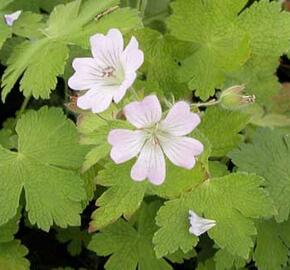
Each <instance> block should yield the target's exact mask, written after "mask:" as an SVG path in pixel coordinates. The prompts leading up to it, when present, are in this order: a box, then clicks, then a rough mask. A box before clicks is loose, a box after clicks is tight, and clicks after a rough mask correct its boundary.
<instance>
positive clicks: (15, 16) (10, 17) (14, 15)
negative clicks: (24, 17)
mask: <svg viewBox="0 0 290 270" xmlns="http://www.w3.org/2000/svg"><path fill="white" fill-rule="evenodd" d="M21 13H22V10H17V11H15V12H13V13H11V14H5V15H4V19H5V23H6V24H7V25H8V26H12V25H13V24H14V22H15V21H16V20H18V18H19V17H20V15H21Z"/></svg>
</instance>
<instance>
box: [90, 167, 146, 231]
mask: <svg viewBox="0 0 290 270" xmlns="http://www.w3.org/2000/svg"><path fill="white" fill-rule="evenodd" d="M131 166H132V162H127V163H125V164H124V165H115V164H113V163H108V164H107V165H106V167H105V170H103V171H101V172H100V173H99V176H98V184H100V185H103V186H107V187H109V188H108V190H107V191H105V192H104V193H103V194H102V196H101V197H100V198H98V200H97V202H96V205H97V206H98V207H99V208H98V209H97V210H96V211H94V213H93V214H92V219H93V220H92V221H91V223H90V228H91V230H98V229H101V228H103V227H105V226H107V225H108V224H110V223H113V222H114V221H115V220H117V219H118V218H119V217H121V216H122V215H124V216H126V217H130V216H131V215H132V214H134V212H135V211H136V210H137V209H138V208H139V207H140V205H141V203H142V201H143V198H144V195H145V191H146V189H147V183H146V182H141V183H138V182H135V181H133V180H132V179H131V178H130V168H131Z"/></svg>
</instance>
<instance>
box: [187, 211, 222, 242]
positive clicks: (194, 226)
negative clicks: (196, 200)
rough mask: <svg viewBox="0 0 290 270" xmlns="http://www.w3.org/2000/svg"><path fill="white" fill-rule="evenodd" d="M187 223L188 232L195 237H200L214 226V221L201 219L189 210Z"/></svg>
mask: <svg viewBox="0 0 290 270" xmlns="http://www.w3.org/2000/svg"><path fill="white" fill-rule="evenodd" d="M189 221H190V228H189V232H190V233H192V234H194V235H196V236H200V235H201V234H203V233H205V232H207V231H208V230H210V229H211V228H212V227H214V226H215V225H216V221H215V220H212V219H206V218H202V217H200V216H198V215H197V214H196V213H195V212H194V211H192V210H189Z"/></svg>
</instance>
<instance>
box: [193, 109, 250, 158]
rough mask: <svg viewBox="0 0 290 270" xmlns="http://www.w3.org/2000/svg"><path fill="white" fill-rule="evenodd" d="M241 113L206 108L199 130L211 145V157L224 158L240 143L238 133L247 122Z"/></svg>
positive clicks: (246, 117) (240, 139) (245, 115)
mask: <svg viewBox="0 0 290 270" xmlns="http://www.w3.org/2000/svg"><path fill="white" fill-rule="evenodd" d="M249 118H250V117H249V116H248V115H247V114H244V113H242V112H235V111H227V110H223V109H221V108H218V107H212V108H208V109H207V110H206V112H205V114H204V115H203V117H202V121H201V124H200V126H199V130H200V131H202V133H203V134H205V135H206V136H207V138H208V139H209V141H210V143H211V145H212V154H211V156H218V157H221V156H224V155H226V154H227V153H228V152H229V151H230V150H232V149H233V148H234V147H235V146H237V145H238V144H239V143H240V142H241V141H242V136H241V135H240V134H239V132H240V131H241V130H242V129H244V128H245V127H246V125H247V123H248V121H249Z"/></svg>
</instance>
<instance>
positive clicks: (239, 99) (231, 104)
mask: <svg viewBox="0 0 290 270" xmlns="http://www.w3.org/2000/svg"><path fill="white" fill-rule="evenodd" d="M244 92H245V86H244V85H235V86H232V87H230V88H227V89H226V90H224V91H222V92H221V94H220V98H219V100H220V104H221V106H222V107H224V108H225V109H228V110H239V109H241V108H243V107H244V106H246V105H249V104H251V103H254V102H255V99H256V98H255V96H254V95H250V96H246V95H244Z"/></svg>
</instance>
